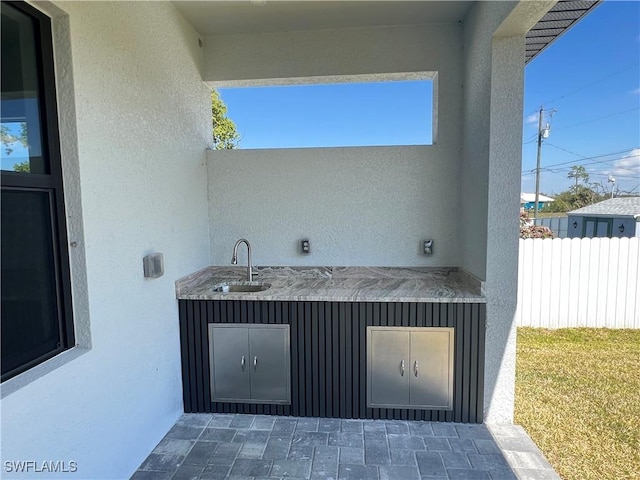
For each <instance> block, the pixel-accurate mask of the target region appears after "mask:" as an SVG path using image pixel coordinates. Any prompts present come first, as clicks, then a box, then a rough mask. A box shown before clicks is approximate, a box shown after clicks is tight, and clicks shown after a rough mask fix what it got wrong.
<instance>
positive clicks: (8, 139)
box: [0, 122, 28, 155]
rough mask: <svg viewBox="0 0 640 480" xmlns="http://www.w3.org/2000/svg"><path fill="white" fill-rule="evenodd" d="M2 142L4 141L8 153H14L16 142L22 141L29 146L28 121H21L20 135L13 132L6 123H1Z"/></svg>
mask: <svg viewBox="0 0 640 480" xmlns="http://www.w3.org/2000/svg"><path fill="white" fill-rule="evenodd" d="M0 143H2V146H3V147H4V150H5V152H6V154H7V155H11V153H13V144H14V143H20V144H22V146H23V147H24V148H27V146H28V145H27V123H26V122H21V123H20V133H19V134H18V135H15V134H13V133H11V131H10V130H9V127H7V126H6V125H0Z"/></svg>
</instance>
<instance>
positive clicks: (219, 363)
mask: <svg viewBox="0 0 640 480" xmlns="http://www.w3.org/2000/svg"><path fill="white" fill-rule="evenodd" d="M209 349H210V352H209V357H210V361H211V398H212V399H213V401H215V402H225V401H226V402H229V401H234V400H243V399H247V398H249V397H250V395H251V388H250V379H249V361H250V360H249V333H248V330H247V328H246V327H245V326H242V327H237V326H230V325H224V324H216V325H209Z"/></svg>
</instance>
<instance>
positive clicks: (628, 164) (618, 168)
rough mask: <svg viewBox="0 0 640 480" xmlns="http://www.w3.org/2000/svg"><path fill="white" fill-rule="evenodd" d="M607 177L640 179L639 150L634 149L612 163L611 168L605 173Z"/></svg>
mask: <svg viewBox="0 0 640 480" xmlns="http://www.w3.org/2000/svg"><path fill="white" fill-rule="evenodd" d="M605 173H607V174H608V175H613V176H614V177H615V176H616V175H620V176H623V177H629V176H633V175H634V174H635V175H638V178H640V148H634V149H633V150H631V151H630V152H629V153H627V154H626V155H625V156H624V157H622V158H620V159H618V160H615V161H614V162H613V168H612V169H611V170H609V171H607V172H605Z"/></svg>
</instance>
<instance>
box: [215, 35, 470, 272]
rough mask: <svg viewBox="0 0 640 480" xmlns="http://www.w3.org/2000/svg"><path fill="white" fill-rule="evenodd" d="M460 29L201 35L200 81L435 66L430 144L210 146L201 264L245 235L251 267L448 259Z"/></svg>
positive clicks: (226, 257) (453, 228)
mask: <svg viewBox="0 0 640 480" xmlns="http://www.w3.org/2000/svg"><path fill="white" fill-rule="evenodd" d="M461 36H462V28H461V27H460V25H458V24H451V25H448V24H441V25H433V26H421V27H416V26H410V27H407V26H403V27H374V28H371V27H370V28H343V29H335V30H320V31H311V32H286V33H261V34H237V35H221V36H213V37H207V38H206V40H205V68H204V78H205V80H206V81H207V82H208V83H210V84H211V85H252V84H267V85H268V84H280V83H310V82H322V81H327V80H328V79H330V80H332V81H349V80H353V78H354V77H355V78H357V79H358V80H359V81H366V80H367V79H368V78H376V79H378V80H379V79H380V78H381V76H382V77H384V75H385V74H393V75H395V76H396V77H395V78H397V74H406V75H409V76H410V75H412V74H415V73H419V72H434V73H437V81H436V83H435V84H434V91H436V92H437V93H436V98H435V99H434V109H435V110H436V115H437V118H436V119H435V120H434V145H431V146H406V147H364V148H359V147H356V148H310V149H276V150H234V151H228V152H220V151H215V152H210V153H209V216H210V225H211V248H212V259H213V263H214V264H228V263H229V261H230V255H231V249H232V247H233V244H234V242H235V241H236V240H237V239H238V238H240V237H243V236H245V237H247V238H248V239H249V240H250V241H251V242H252V245H253V248H254V250H253V251H254V262H255V263H257V264H262V265H268V264H275V265H394V266H397V265H405V266H408V265H452V266H456V265H458V263H459V256H458V253H459V244H458V232H459V220H458V217H459V198H458V193H459V192H458V189H457V187H458V181H457V178H458V176H459V174H460V157H461V142H462V138H461V133H462V130H461V128H460V122H461V98H462V86H461V53H462V50H461V40H462V38H461ZM398 52H402V55H399V54H398ZM349 77H350V78H349ZM283 79H285V80H283ZM293 134H294V133H293ZM303 237H304V238H309V240H310V241H311V252H312V253H311V254H310V255H306V256H302V255H300V254H299V246H298V241H299V240H300V239H302V238H303ZM426 238H433V240H434V245H435V246H434V252H435V253H434V255H433V256H432V257H426V256H424V255H420V253H419V244H420V240H422V239H426ZM239 261H243V260H242V259H240V260H239Z"/></svg>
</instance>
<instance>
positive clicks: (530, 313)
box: [516, 238, 640, 328]
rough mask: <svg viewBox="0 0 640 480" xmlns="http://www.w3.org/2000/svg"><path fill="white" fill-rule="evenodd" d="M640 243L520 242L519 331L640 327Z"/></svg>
mask: <svg viewBox="0 0 640 480" xmlns="http://www.w3.org/2000/svg"><path fill="white" fill-rule="evenodd" d="M639 262H640V238H572V239H570V238H563V239H559V238H556V239H526V240H520V255H519V260H518V268H519V271H518V281H519V283H518V312H517V314H516V321H517V325H518V326H525V327H543V328H565V327H607V328H640V300H639V299H638V297H640V265H639Z"/></svg>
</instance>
